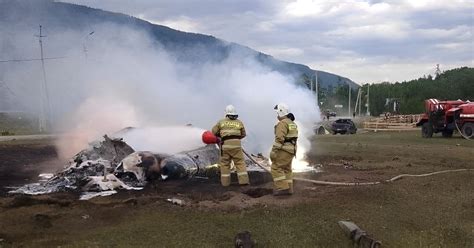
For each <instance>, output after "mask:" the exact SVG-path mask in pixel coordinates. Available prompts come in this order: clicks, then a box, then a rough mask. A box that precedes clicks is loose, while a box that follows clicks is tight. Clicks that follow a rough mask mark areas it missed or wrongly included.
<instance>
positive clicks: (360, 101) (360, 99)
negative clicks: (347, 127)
mask: <svg viewBox="0 0 474 248" xmlns="http://www.w3.org/2000/svg"><path fill="white" fill-rule="evenodd" d="M361 106H362V87H360V88H359V116H360V110H361Z"/></svg>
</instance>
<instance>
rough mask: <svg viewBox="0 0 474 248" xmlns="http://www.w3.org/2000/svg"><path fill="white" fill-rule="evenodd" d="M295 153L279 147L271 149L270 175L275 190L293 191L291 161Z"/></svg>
mask: <svg viewBox="0 0 474 248" xmlns="http://www.w3.org/2000/svg"><path fill="white" fill-rule="evenodd" d="M294 156H295V155H294V154H291V153H289V152H287V151H284V150H281V149H273V150H272V152H271V153H270V159H271V160H272V167H271V169H272V171H271V172H272V177H273V186H274V188H275V190H286V189H288V190H289V192H290V193H293V173H292V172H291V161H292V160H293V157H294Z"/></svg>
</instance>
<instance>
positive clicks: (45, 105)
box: [36, 25, 51, 132]
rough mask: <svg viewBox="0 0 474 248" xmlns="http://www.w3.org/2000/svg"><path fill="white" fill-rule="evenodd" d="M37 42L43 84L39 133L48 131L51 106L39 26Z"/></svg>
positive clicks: (41, 34) (40, 27) (41, 33)
mask: <svg viewBox="0 0 474 248" xmlns="http://www.w3.org/2000/svg"><path fill="white" fill-rule="evenodd" d="M36 37H38V40H39V45H40V52H41V69H42V71H43V84H42V85H41V90H40V92H41V94H40V107H41V111H40V112H41V116H40V118H39V131H40V132H45V131H47V129H48V125H49V117H50V114H51V105H50V102H49V93H48V83H47V81H46V70H45V67H44V53H43V37H46V36H44V35H43V32H42V26H41V25H39V35H36Z"/></svg>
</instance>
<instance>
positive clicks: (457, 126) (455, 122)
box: [454, 120, 471, 140]
mask: <svg viewBox="0 0 474 248" xmlns="http://www.w3.org/2000/svg"><path fill="white" fill-rule="evenodd" d="M454 125H455V126H456V129H457V130H458V132H459V134H461V136H462V137H463V138H465V139H467V140H469V139H471V138H470V137H467V136H466V135H464V134H463V133H462V132H461V129H460V128H459V125H458V122H457V120H454Z"/></svg>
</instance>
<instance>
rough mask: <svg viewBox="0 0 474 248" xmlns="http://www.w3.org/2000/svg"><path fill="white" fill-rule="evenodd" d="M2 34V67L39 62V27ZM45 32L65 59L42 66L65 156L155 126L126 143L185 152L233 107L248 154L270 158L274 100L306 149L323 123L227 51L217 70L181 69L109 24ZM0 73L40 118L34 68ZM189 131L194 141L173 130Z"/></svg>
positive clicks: (143, 36)
mask: <svg viewBox="0 0 474 248" xmlns="http://www.w3.org/2000/svg"><path fill="white" fill-rule="evenodd" d="M92 30H93V31H94V33H93V34H90V33H91V31H92ZM0 32H1V38H0V41H1V43H0V49H1V52H2V59H16V58H31V57H35V58H38V57H39V45H38V41H37V38H35V37H34V36H33V34H35V33H37V26H26V27H25V26H22V27H21V28H19V27H15V29H8V28H7V27H5V26H3V27H2V28H0ZM45 34H46V35H47V37H46V38H44V43H43V45H44V51H45V57H62V58H61V59H54V60H46V64H45V68H46V77H47V83H48V92H49V100H50V106H51V115H50V117H51V120H52V125H53V128H54V131H56V132H67V133H73V134H74V136H73V137H76V138H75V139H71V138H68V139H65V140H61V141H60V142H59V143H58V146H59V147H60V150H61V154H62V155H63V156H64V157H68V156H70V155H72V154H74V153H75V152H78V151H79V150H80V149H82V148H84V146H85V145H86V143H87V142H90V141H92V140H94V139H97V138H98V137H100V136H101V135H103V134H105V133H109V134H110V133H113V132H115V131H118V130H120V129H122V128H124V127H127V126H136V127H147V128H151V129H145V130H148V131H146V132H141V133H135V134H136V135H134V136H130V135H129V136H128V137H126V140H125V141H127V139H128V140H130V142H132V143H133V144H136V146H138V147H136V149H146V150H150V149H151V148H147V147H146V146H147V144H149V145H150V146H153V148H154V149H163V151H162V152H167V151H178V150H180V149H187V148H189V144H193V145H194V144H196V145H199V142H200V140H198V143H196V139H200V136H199V135H196V133H200V132H201V131H202V130H206V129H207V130H208V129H210V128H211V127H212V126H213V125H214V124H215V123H216V122H217V121H218V120H219V119H220V118H223V117H224V108H225V106H226V105H228V104H233V105H234V106H235V107H236V109H237V111H238V114H239V119H241V120H242V121H243V122H244V124H245V127H246V130H247V132H248V136H247V138H246V139H245V140H244V142H243V145H244V147H245V148H246V149H248V150H249V151H251V152H263V153H267V152H269V149H270V148H271V145H272V143H273V128H274V125H275V124H276V122H277V119H276V113H275V112H274V110H273V107H274V106H275V105H276V104H278V103H280V102H284V103H286V104H287V105H289V106H290V110H291V112H292V113H294V115H295V116H296V119H297V121H298V124H299V126H300V129H301V130H302V133H301V135H300V136H301V138H300V141H299V142H300V144H299V146H300V147H301V148H305V149H306V150H307V149H309V141H308V140H307V138H308V137H309V136H311V135H312V126H313V124H314V123H315V122H317V121H318V118H319V112H318V111H319V110H317V109H316V107H315V99H314V96H313V95H312V94H311V92H310V91H309V90H307V89H305V88H302V87H298V86H296V85H295V84H294V80H295V79H294V78H292V77H291V76H289V75H282V74H280V73H278V72H275V71H272V70H270V69H269V68H267V67H265V66H262V65H261V64H260V63H259V62H258V61H257V60H256V59H255V58H254V57H253V56H251V55H248V54H243V53H241V52H240V51H239V50H233V51H231V53H230V54H229V55H228V56H227V57H226V59H224V60H223V61H220V62H205V61H211V60H206V58H205V57H204V56H205V54H204V53H203V54H202V56H203V59H202V62H199V63H197V62H183V61H178V60H177V59H176V58H175V57H174V56H173V54H172V53H170V52H169V51H166V50H165V49H163V47H162V46H161V45H160V44H159V43H157V42H156V41H155V40H153V39H152V38H151V37H150V36H149V35H148V34H147V33H146V32H141V31H137V30H133V29H130V28H126V27H122V26H118V25H115V24H110V23H104V24H100V25H95V26H91V27H89V28H87V29H81V30H62V29H52V28H51V29H48V28H47V27H46V28H45ZM188 52H190V53H192V52H193V50H189V51H188ZM195 52H198V51H195ZM194 56H195V55H194ZM0 66H1V67H0V80H2V81H3V82H4V83H6V84H8V86H9V88H10V89H11V90H12V91H14V92H15V94H16V95H17V96H18V97H17V99H16V100H18V99H19V100H20V102H21V106H22V108H24V109H26V110H28V111H30V112H33V113H36V114H39V113H40V109H39V106H40V104H39V102H40V99H41V94H40V89H41V87H40V85H41V83H42V72H41V64H40V62H39V61H31V62H21V63H8V64H2V65H0ZM186 124H192V125H193V127H195V129H193V130H192V134H190V133H189V132H188V131H185V129H181V128H176V127H177V126H182V127H184V126H185V125H186ZM156 127H166V129H160V130H156V129H153V128H156ZM130 134H133V132H132V133H130ZM196 136H198V137H196ZM140 141H143V142H140ZM170 142H171V143H172V144H173V145H172V146H167V144H170ZM139 144H142V145H139ZM179 144H182V146H181V147H180V146H179ZM170 147H172V148H170Z"/></svg>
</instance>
